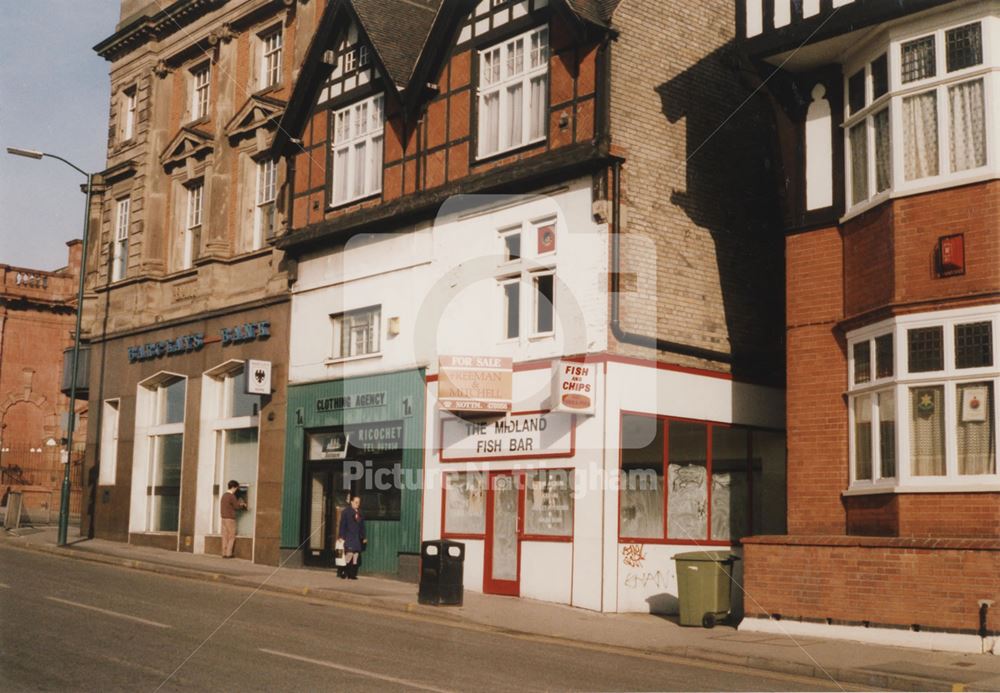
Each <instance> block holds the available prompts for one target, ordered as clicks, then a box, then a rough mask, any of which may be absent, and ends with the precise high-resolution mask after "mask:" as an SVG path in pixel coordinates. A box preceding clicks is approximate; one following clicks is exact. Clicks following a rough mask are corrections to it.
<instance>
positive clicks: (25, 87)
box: [0, 0, 120, 270]
mask: <svg viewBox="0 0 1000 693" xmlns="http://www.w3.org/2000/svg"><path fill="white" fill-rule="evenodd" d="M119 8H120V3H119V0H0V12H2V15H0V16H2V17H3V21H2V22H0V264H7V265H16V266H18V267H28V268H31V269H42V270H52V269H56V268H58V267H63V266H65V264H66V242H67V241H69V240H71V239H73V238H80V237H81V234H82V230H83V206H84V197H83V194H82V193H81V192H80V188H79V185H80V183H82V182H84V178H83V176H81V175H80V174H78V173H77V172H76V171H74V170H73V169H71V168H69V167H68V166H66V165H65V164H63V163H61V162H59V161H56V160H54V159H42V160H41V161H35V160H32V159H23V158H20V157H15V156H11V155H9V154H7V150H6V147H10V146H15V147H21V148H24V149H39V150H42V151H46V152H51V153H53V154H58V155H59V156H61V157H63V158H65V159H69V160H70V161H72V162H73V163H74V164H76V165H77V166H79V167H80V168H82V169H83V170H85V171H93V172H96V171H100V170H102V169H103V168H104V165H105V158H106V154H107V148H106V145H107V130H108V103H109V98H110V94H109V80H108V70H109V68H110V63H108V62H106V61H105V60H104V59H103V58H100V57H98V55H97V54H96V53H94V51H93V50H92V46H94V45H95V44H97V43H98V42H99V41H101V40H102V39H104V38H106V37H107V36H110V35H111V34H112V33H113V32H114V30H115V24H116V23H117V21H118V12H119Z"/></svg>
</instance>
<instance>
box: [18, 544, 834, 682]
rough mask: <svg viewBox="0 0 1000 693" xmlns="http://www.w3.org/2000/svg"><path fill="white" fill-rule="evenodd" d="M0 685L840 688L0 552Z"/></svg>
mask: <svg viewBox="0 0 1000 693" xmlns="http://www.w3.org/2000/svg"><path fill="white" fill-rule="evenodd" d="M0 623H2V625H0V689H2V690H4V691H19V690H102V691H108V690H130V691H135V690H148V691H153V690H165V691H166V690H213V691H215V690H239V691H257V690H261V691H263V690H267V691H284V690H312V691H314V690H351V691H369V690H370V691H376V690H378V691H385V690H427V691H465V690H482V689H489V690H511V691H514V690H529V691H533V690H609V691H610V690H635V691H638V690H692V691H693V690H718V691H723V690H740V691H780V690H840V688H839V687H838V686H837V685H836V684H834V683H833V682H830V681H827V682H824V681H817V680H814V679H807V678H802V677H795V676H786V675H782V674H776V673H766V672H760V671H755V670H751V669H746V668H743V667H737V666H727V665H723V664H712V663H706V662H684V661H680V660H678V658H675V657H669V656H663V655H655V654H648V655H644V654H641V653H637V652H634V651H627V650H617V649H615V648H612V647H599V646H593V645H584V644H580V645H579V646H577V645H572V644H561V643H560V644H557V643H552V642H546V641H545V640H544V639H542V638H535V637H531V636H525V635H518V634H503V633H497V632H491V631H488V630H485V629H479V628H475V627H461V626H458V625H455V624H448V623H442V622H440V621H436V620H434V619H429V618H426V617H423V616H419V615H407V614H403V613H391V612H386V611H381V610H377V609H371V608H364V607H357V608H355V607H346V606H344V605H341V604H336V603H331V602H320V601H310V600H309V599H308V598H305V597H301V598H299V597H286V596H282V595H275V594H267V593H263V592H253V591H251V590H249V589H244V588H240V587H233V586H228V585H215V584H211V583H208V582H200V581H195V580H186V579H182V578H175V577H170V576H165V575H158V574H151V573H144V572H137V571H132V570H128V569H125V568H120V567H116V566H107V565H100V564H93V563H85V562H82V561H76V560H72V559H66V558H60V557H57V556H50V555H44V554H37V553H31V552H27V551H21V550H17V549H11V548H0Z"/></svg>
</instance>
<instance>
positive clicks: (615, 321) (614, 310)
mask: <svg viewBox="0 0 1000 693" xmlns="http://www.w3.org/2000/svg"><path fill="white" fill-rule="evenodd" d="M621 165H622V162H621V160H619V159H615V160H614V161H613V162H612V164H611V176H612V182H611V186H612V190H611V195H612V198H611V227H612V231H611V333H612V334H613V335H614V336H615V339H617V340H618V341H619V342H624V343H626V344H635V345H636V346H643V347H649V348H651V349H656V350H657V351H664V352H669V353H673V354H679V355H681V356H692V357H694V358H698V359H705V360H706V361H718V362H720V363H730V364H731V363H732V362H733V355H732V354H731V353H729V352H726V351H716V350H714V349H703V348H701V347H696V346H691V345H690V344H681V343H680V342H671V341H669V340H666V339H660V338H659V337H657V336H654V335H644V334H638V333H635V332H627V331H625V330H624V329H622V326H621V322H620V318H619V315H620V313H621V299H620V292H619V285H620V280H619V274H620V272H621Z"/></svg>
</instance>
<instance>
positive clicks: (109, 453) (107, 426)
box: [97, 399, 120, 486]
mask: <svg viewBox="0 0 1000 693" xmlns="http://www.w3.org/2000/svg"><path fill="white" fill-rule="evenodd" d="M119 406H120V400H117V399H108V400H104V405H103V406H102V407H101V457H100V469H99V471H98V475H97V476H98V478H97V484H98V485H99V486H112V485H114V483H115V476H116V474H117V469H118V410H119Z"/></svg>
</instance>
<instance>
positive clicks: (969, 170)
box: [844, 21, 998, 211]
mask: <svg viewBox="0 0 1000 693" xmlns="http://www.w3.org/2000/svg"><path fill="white" fill-rule="evenodd" d="M982 32H983V24H982V22H978V21H977V22H972V23H966V24H962V25H959V26H951V27H942V28H941V29H939V30H937V31H931V32H929V33H928V32H926V31H925V32H924V33H922V34H917V35H912V34H911V35H910V36H909V37H905V38H903V39H902V40H898V41H897V40H892V41H889V42H883V43H881V44H879V45H876V46H874V50H872V51H869V52H868V53H867V58H866V59H865V60H863V61H859V62H854V63H848V64H846V65H845V68H847V69H846V70H845V73H846V75H847V78H846V80H845V91H846V94H845V95H846V99H845V101H846V110H847V113H846V114H845V121H844V136H845V139H846V142H845V145H846V146H845V149H846V154H847V157H846V158H847V176H846V179H847V188H848V190H847V203H848V207H849V209H851V208H853V209H852V210H851V211H853V210H859V211H860V210H862V209H865V208H867V207H868V206H870V204H872V203H875V202H878V201H881V200H883V199H885V198H887V197H889V196H892V195H895V194H898V193H909V192H919V191H923V190H927V189H930V188H934V187H941V186H947V185H955V184H960V183H964V182H967V181H969V180H970V179H972V178H975V177H977V176H980V175H982V174H984V173H986V172H987V171H988V167H987V163H988V162H987V159H988V151H989V144H990V143H989V142H988V141H987V140H988V134H989V133H991V132H996V131H997V125H998V123H997V122H996V115H995V113H992V112H991V111H989V110H988V109H987V108H986V104H987V103H989V102H990V100H991V99H993V98H996V95H995V94H991V89H992V86H991V81H990V80H989V79H988V74H989V72H990V70H991V68H992V67H993V66H994V65H996V63H997V57H996V56H993V55H989V54H984V50H983V38H982ZM993 146H995V143H994V144H993Z"/></svg>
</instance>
